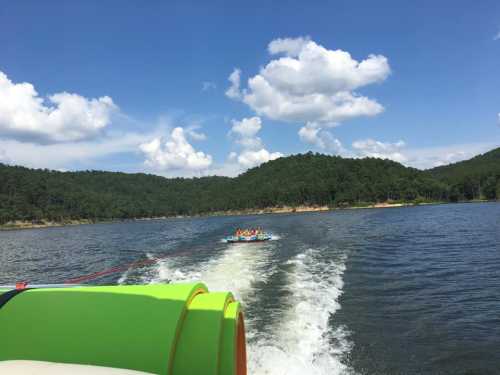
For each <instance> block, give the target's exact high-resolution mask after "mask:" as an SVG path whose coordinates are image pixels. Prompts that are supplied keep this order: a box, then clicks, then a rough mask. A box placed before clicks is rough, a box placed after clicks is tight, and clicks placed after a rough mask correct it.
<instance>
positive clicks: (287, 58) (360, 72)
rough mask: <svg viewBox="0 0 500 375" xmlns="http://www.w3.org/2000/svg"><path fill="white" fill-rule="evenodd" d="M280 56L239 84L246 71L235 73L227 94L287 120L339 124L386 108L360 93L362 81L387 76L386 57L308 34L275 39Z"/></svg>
mask: <svg viewBox="0 0 500 375" xmlns="http://www.w3.org/2000/svg"><path fill="white" fill-rule="evenodd" d="M268 50H269V53H270V54H271V55H273V56H275V55H283V56H276V58H274V59H273V60H271V61H270V62H269V63H268V64H267V65H266V66H264V67H263V68H261V69H260V72H259V74H257V75H255V76H253V77H251V78H249V79H248V82H247V87H246V88H240V76H241V71H240V70H238V69H236V70H234V71H233V73H232V74H231V75H230V77H229V80H230V82H231V87H230V88H229V89H228V90H227V92H226V95H227V96H229V97H230V98H233V99H238V100H242V101H243V102H244V103H246V104H247V105H248V106H249V107H250V108H252V109H253V110H254V111H255V112H256V113H257V114H259V115H262V116H266V117H268V118H270V119H273V120H279V121H286V122H302V123H307V122H313V123H317V124H323V125H324V126H334V125H336V124H338V123H339V122H342V121H344V120H348V119H351V118H355V117H359V116H375V115H377V114H379V113H381V112H382V111H383V110H384V107H383V106H382V105H381V104H379V103H378V102H377V101H376V100H373V99H370V98H367V97H365V96H362V95H360V94H358V93H356V92H355V91H354V90H356V89H358V88H361V87H363V86H366V85H369V84H373V83H377V82H382V81H384V80H385V79H386V78H387V77H388V75H389V74H390V67H389V63H388V61H387V58H386V57H384V56H382V55H369V56H368V57H367V58H366V59H365V60H362V61H357V60H355V59H353V58H352V57H351V55H350V54H349V53H348V52H346V51H342V50H329V49H326V48H324V47H323V46H321V45H319V44H317V43H315V42H314V41H312V40H309V39H308V38H295V39H291V38H285V39H276V40H273V41H271V43H270V44H269V46H268Z"/></svg>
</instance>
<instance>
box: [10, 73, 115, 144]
mask: <svg viewBox="0 0 500 375" xmlns="http://www.w3.org/2000/svg"><path fill="white" fill-rule="evenodd" d="M115 110H117V107H116V105H115V104H114V103H113V100H112V99H111V98H110V97H108V96H103V97H100V98H98V99H87V98H85V97H83V96H80V95H78V94H70V93H67V92H61V93H56V94H54V95H51V96H49V97H48V98H47V100H44V98H42V97H40V96H39V95H38V93H37V92H36V90H35V88H34V87H33V85H32V84H30V83H26V82H25V83H14V82H12V81H11V80H9V79H8V77H7V76H6V75H5V74H4V73H3V72H1V71H0V135H2V136H4V137H8V138H11V139H16V140H21V141H23V140H25V141H31V142H34V143H41V144H47V143H57V142H74V141H82V140H88V139H92V138H95V137H96V136H97V135H99V134H101V132H102V130H103V129H104V128H105V127H106V126H108V125H109V124H110V123H111V115H112V113H113V112H114V111H115Z"/></svg>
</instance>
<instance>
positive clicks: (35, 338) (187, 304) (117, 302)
mask: <svg viewBox="0 0 500 375" xmlns="http://www.w3.org/2000/svg"><path fill="white" fill-rule="evenodd" d="M3 292H5V290H4V291H3ZM1 293H2V291H0V294H1ZM0 332H1V335H0V339H1V340H2V343H1V344H0V361H2V360H36V361H48V362H59V363H73V364H84V365H95V366H106V367H115V368H122V369H129V370H137V371H143V372H149V373H152V374H161V375H167V374H168V375H183V374H213V375H218V374H220V375H226V374H234V375H245V374H246V352H245V350H246V349H245V331H244V324H243V315H242V312H241V308H240V304H239V303H238V302H236V301H234V298H233V296H232V295H231V293H226V292H219V293H209V292H208V291H207V288H206V287H205V286H204V285H203V284H167V285H124V286H96V287H90V286H89V287H75V288H44V289H30V290H27V291H25V292H23V293H21V294H19V295H17V296H15V297H14V298H12V299H11V300H10V301H9V302H7V303H6V304H5V305H4V306H3V307H2V308H1V309H0Z"/></svg>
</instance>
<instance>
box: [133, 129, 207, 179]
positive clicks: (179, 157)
mask: <svg viewBox="0 0 500 375" xmlns="http://www.w3.org/2000/svg"><path fill="white" fill-rule="evenodd" d="M139 147H140V150H141V151H142V152H143V153H144V154H145V156H146V161H145V163H146V165H147V166H149V167H151V168H153V169H155V170H158V171H167V170H190V171H202V170H206V169H207V168H208V167H209V166H210V165H211V164H212V156H211V155H207V154H205V153H203V152H201V151H196V150H195V149H194V147H193V146H192V145H191V144H190V143H189V142H188V141H187V139H186V134H185V132H184V129H183V128H181V127H176V128H174V129H173V130H172V132H171V133H170V136H169V137H168V139H167V140H166V141H164V140H163V139H162V138H161V137H157V138H154V139H153V140H152V141H150V142H146V143H143V144H141V145H140V146H139Z"/></svg>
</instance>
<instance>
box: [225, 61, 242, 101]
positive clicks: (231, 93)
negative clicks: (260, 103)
mask: <svg viewBox="0 0 500 375" xmlns="http://www.w3.org/2000/svg"><path fill="white" fill-rule="evenodd" d="M240 76H241V70H240V69H238V68H235V69H234V70H233V72H232V73H231V74H230V75H229V78H228V80H229V82H231V86H229V88H228V89H227V90H226V96H227V97H228V98H231V99H240V98H241V92H240Z"/></svg>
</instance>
